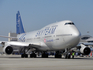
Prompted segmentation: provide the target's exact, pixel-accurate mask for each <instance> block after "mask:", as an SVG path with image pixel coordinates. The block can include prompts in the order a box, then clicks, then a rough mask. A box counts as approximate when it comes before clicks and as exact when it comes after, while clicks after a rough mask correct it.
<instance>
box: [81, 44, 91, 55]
mask: <svg viewBox="0 0 93 70" xmlns="http://www.w3.org/2000/svg"><path fill="white" fill-rule="evenodd" d="M80 52H81V53H82V54H84V55H88V54H90V52H91V49H90V48H89V47H87V46H85V45H84V44H81V48H80Z"/></svg>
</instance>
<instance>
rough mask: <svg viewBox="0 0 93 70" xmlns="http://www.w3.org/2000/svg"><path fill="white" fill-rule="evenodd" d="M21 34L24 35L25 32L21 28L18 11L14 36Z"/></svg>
mask: <svg viewBox="0 0 93 70" xmlns="http://www.w3.org/2000/svg"><path fill="white" fill-rule="evenodd" d="M21 33H25V31H24V28H23V24H22V20H21V16H20V12H19V11H18V12H17V14H16V34H21Z"/></svg>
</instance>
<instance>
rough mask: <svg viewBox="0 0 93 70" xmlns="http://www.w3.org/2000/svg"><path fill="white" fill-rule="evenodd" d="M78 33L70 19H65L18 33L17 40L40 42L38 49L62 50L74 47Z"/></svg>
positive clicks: (77, 41)
mask: <svg viewBox="0 0 93 70" xmlns="http://www.w3.org/2000/svg"><path fill="white" fill-rule="evenodd" d="M80 35H81V34H80V32H79V31H78V29H77V28H76V26H75V25H74V24H72V21H69V20H66V21H61V22H57V23H53V24H50V25H48V26H45V27H44V28H42V29H40V30H37V31H33V32H28V33H23V34H20V35H18V40H19V41H22V42H29V43H32V42H40V46H41V47H39V48H38V49H39V50H63V49H66V48H72V47H75V46H76V45H77V44H78V43H79V40H80ZM42 44H43V45H42Z"/></svg>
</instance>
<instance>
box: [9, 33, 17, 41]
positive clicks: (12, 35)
mask: <svg viewBox="0 0 93 70" xmlns="http://www.w3.org/2000/svg"><path fill="white" fill-rule="evenodd" d="M8 36H9V37H17V34H16V33H8ZM8 41H17V39H16V38H13V39H12V38H9V39H8Z"/></svg>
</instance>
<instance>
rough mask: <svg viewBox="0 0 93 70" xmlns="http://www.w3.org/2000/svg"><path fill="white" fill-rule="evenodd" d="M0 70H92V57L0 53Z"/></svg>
mask: <svg viewBox="0 0 93 70" xmlns="http://www.w3.org/2000/svg"><path fill="white" fill-rule="evenodd" d="M0 70H93V57H75V58H74V59H64V58H54V57H53V56H50V57H49V58H40V57H37V58H21V57H20V55H0Z"/></svg>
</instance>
